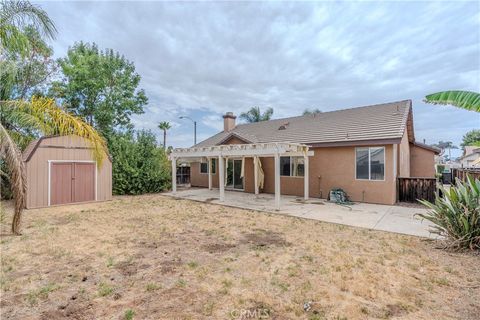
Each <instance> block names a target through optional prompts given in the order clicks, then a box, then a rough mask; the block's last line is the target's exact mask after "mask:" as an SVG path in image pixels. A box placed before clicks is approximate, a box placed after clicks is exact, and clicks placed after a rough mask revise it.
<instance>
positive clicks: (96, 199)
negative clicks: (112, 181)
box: [47, 160, 98, 207]
mask: <svg viewBox="0 0 480 320" xmlns="http://www.w3.org/2000/svg"><path fill="white" fill-rule="evenodd" d="M65 162H73V163H94V164H95V201H98V166H97V162H96V161H91V160H48V191H47V194H48V206H49V207H50V206H51V204H50V199H51V195H50V194H51V181H52V179H51V175H52V163H65ZM75 203H82V202H72V203H71V204H75Z"/></svg>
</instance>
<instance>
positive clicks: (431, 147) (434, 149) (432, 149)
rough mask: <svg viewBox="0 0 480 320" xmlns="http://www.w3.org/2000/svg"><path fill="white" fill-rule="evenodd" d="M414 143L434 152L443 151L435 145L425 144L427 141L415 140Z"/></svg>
mask: <svg viewBox="0 0 480 320" xmlns="http://www.w3.org/2000/svg"><path fill="white" fill-rule="evenodd" d="M413 145H415V146H417V147H419V148H423V149H426V150H429V151H432V152H435V154H440V153H441V152H442V149H440V148H437V147H434V146H430V145H428V144H425V143H421V142H417V141H415V142H413Z"/></svg>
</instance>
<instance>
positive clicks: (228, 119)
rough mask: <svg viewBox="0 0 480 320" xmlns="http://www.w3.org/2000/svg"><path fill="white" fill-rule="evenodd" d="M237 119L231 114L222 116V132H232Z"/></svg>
mask: <svg viewBox="0 0 480 320" xmlns="http://www.w3.org/2000/svg"><path fill="white" fill-rule="evenodd" d="M236 118H237V117H236V116H234V115H233V112H227V113H226V114H225V115H224V116H223V131H225V132H228V131H232V130H233V129H234V128H235V119H236Z"/></svg>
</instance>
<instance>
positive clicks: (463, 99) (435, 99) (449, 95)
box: [424, 90, 480, 112]
mask: <svg viewBox="0 0 480 320" xmlns="http://www.w3.org/2000/svg"><path fill="white" fill-rule="evenodd" d="M424 101H425V102H426V103H432V104H443V105H452V106H455V107H458V108H462V109H465V110H470V111H476V112H480V93H478V92H471V91H458V90H457V91H455V90H452V91H442V92H437V93H433V94H429V95H428V96H426V97H425V100H424Z"/></svg>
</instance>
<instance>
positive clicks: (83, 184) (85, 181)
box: [73, 163, 95, 202]
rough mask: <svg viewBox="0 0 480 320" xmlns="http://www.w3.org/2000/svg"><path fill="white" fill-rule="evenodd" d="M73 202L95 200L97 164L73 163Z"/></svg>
mask: <svg viewBox="0 0 480 320" xmlns="http://www.w3.org/2000/svg"><path fill="white" fill-rule="evenodd" d="M73 168H74V170H73V172H74V177H73V202H84V201H94V200H95V164H93V163H74V164H73Z"/></svg>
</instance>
